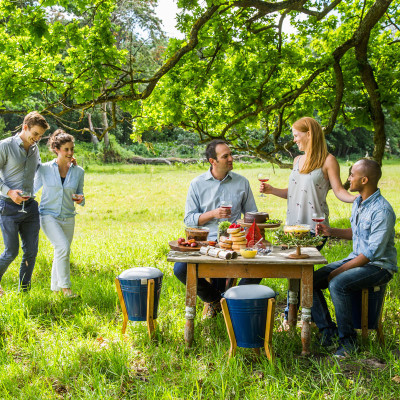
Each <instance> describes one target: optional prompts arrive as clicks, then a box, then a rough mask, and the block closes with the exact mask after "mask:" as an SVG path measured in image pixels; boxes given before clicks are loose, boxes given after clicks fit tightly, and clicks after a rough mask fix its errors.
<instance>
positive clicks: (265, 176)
mask: <svg viewBox="0 0 400 400" xmlns="http://www.w3.org/2000/svg"><path fill="white" fill-rule="evenodd" d="M257 178H258V180H259V181H260V182H261V183H266V182H268V181H269V175H268V174H266V173H264V172H260V173H259V174H258V175H257ZM260 197H266V196H264V193H261V194H260Z"/></svg>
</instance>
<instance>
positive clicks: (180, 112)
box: [136, 0, 400, 163]
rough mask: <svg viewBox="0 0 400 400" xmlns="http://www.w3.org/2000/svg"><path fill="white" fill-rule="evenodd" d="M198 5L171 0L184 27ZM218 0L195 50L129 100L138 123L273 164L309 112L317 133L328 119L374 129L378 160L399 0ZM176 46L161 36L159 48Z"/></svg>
mask: <svg viewBox="0 0 400 400" xmlns="http://www.w3.org/2000/svg"><path fill="white" fill-rule="evenodd" d="M194 3H196V4H195V5H194ZM200 4H204V2H192V1H190V2H189V1H186V2H185V1H180V5H181V6H186V7H187V11H186V12H185V13H184V14H183V15H181V17H180V24H181V29H182V30H183V31H187V30H188V29H190V26H191V24H192V23H193V21H194V20H195V19H196V17H197V16H198V15H200V14H201V13H202V12H204V7H205V6H201V5H200ZM207 4H210V2H207ZM213 4H215V2H214V3H213ZM219 4H220V6H219V8H218V11H217V12H216V13H215V14H214V15H213V18H211V19H210V21H209V22H208V23H207V24H206V25H205V26H204V27H203V29H202V30H201V32H200V33H199V44H198V46H197V48H196V50H195V51H193V52H191V53H190V54H187V55H186V56H185V57H184V58H183V59H182V60H181V61H180V62H179V64H178V65H177V66H176V67H175V68H174V69H173V70H172V71H170V72H169V74H168V75H167V76H165V77H164V78H163V79H162V80H161V81H160V83H159V85H158V86H157V88H156V89H155V91H154V93H153V95H152V96H151V97H150V98H149V99H147V100H146V101H144V102H141V103H140V104H137V106H138V107H139V106H140V107H141V108H142V114H141V115H142V118H139V119H137V122H136V129H137V130H138V131H141V130H142V129H144V128H145V127H148V126H161V125H164V124H173V125H180V126H182V127H184V128H186V129H192V130H195V131H197V132H198V133H199V134H200V135H201V137H202V139H204V140H208V139H209V138H216V137H218V138H225V139H227V140H229V141H231V142H232V143H234V144H235V145H236V147H237V148H238V149H242V150H248V151H250V152H253V153H255V154H258V155H260V156H262V157H263V158H265V159H269V160H272V161H275V162H278V163H279V159H278V160H277V159H276V154H277V153H278V152H280V151H282V150H283V149H284V148H286V147H287V146H288V139H287V138H285V135H286V134H287V133H289V132H290V130H289V123H290V122H294V121H295V120H296V119H297V118H299V117H302V116H304V115H311V116H312V115H315V114H316V113H317V118H319V119H320V121H321V123H322V125H324V126H325V131H326V134H330V133H331V132H332V129H333V128H334V126H335V123H337V122H340V123H342V124H343V125H344V126H346V127H347V128H349V129H352V128H355V127H366V128H368V129H373V130H374V133H375V135H374V143H375V148H374V157H375V158H376V159H378V160H379V161H380V160H381V159H382V156H383V151H384V147H385V142H386V139H385V125H384V121H385V118H384V112H388V113H393V111H394V109H395V108H396V107H397V108H398V103H399V101H398V99H399V61H400V60H399V54H400V52H399V44H400V40H399V27H398V25H396V21H398V20H399V4H400V3H399V2H398V1H397V2H396V1H384V0H377V1H346V2H343V1H338V0H336V1H331V2H326V1H282V2H264V1H250V0H248V1H230V2H226V1H225V2H222V1H221V2H219ZM209 7H210V5H209ZM287 22H288V23H290V26H291V27H292V32H291V33H288V31H287V26H288V25H287ZM285 27H286V28H285ZM179 45H180V41H176V40H175V41H172V42H170V45H169V47H168V53H167V54H168V55H170V54H173V52H174V51H175V50H176V48H177V47H178V46H179ZM136 113H137V114H139V110H137V111H136ZM289 143H290V142H289Z"/></svg>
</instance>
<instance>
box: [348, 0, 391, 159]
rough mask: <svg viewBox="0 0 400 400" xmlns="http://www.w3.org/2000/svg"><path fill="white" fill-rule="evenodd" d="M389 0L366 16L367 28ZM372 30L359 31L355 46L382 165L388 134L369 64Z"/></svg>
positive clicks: (380, 0) (380, 2)
mask: <svg viewBox="0 0 400 400" xmlns="http://www.w3.org/2000/svg"><path fill="white" fill-rule="evenodd" d="M391 2H392V1H389V0H377V1H376V2H375V3H374V5H373V6H372V7H371V9H370V11H369V12H368V14H367V15H366V17H365V19H364V21H366V26H368V25H372V26H374V25H375V24H376V23H377V22H378V20H379V19H380V18H381V17H382V16H383V15H384V14H385V12H386V11H387V9H388V7H389V5H390V3H391ZM371 29H372V28H370V29H366V30H359V32H358V38H357V39H358V40H357V45H356V46H355V52H356V60H357V62H358V66H359V69H360V76H361V79H362V81H363V84H364V87H365V89H366V90H367V92H368V96H369V103H370V114H371V119H372V123H373V125H374V131H375V133H374V152H373V155H372V157H373V159H374V160H375V161H377V162H378V163H379V164H381V165H382V159H383V155H384V152H385V144H386V134H385V115H384V114H383V110H382V103H381V98H380V93H379V87H378V83H377V82H376V79H375V76H374V71H373V69H372V67H371V65H370V63H369V62H368V56H367V50H368V41H369V38H370V33H371Z"/></svg>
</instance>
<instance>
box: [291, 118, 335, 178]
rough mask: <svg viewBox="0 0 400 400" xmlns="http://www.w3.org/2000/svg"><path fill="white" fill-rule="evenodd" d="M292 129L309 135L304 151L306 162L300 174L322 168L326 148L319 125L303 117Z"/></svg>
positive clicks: (313, 120) (326, 155)
mask: <svg viewBox="0 0 400 400" xmlns="http://www.w3.org/2000/svg"><path fill="white" fill-rule="evenodd" d="M292 127H293V128H294V129H296V130H297V131H299V132H303V133H307V132H309V133H310V140H309V141H308V144H307V148H306V150H305V153H306V160H305V162H304V165H303V168H302V169H301V171H300V172H301V173H302V174H308V173H310V172H311V171H314V170H315V169H318V168H322V166H323V165H324V162H325V160H326V157H328V148H327V146H326V141H325V135H324V132H323V131H322V127H321V125H320V124H319V123H318V122H317V121H316V120H315V119H314V118H310V117H303V118H300V119H299V120H297V121H296V122H295V123H294V124H293V125H292Z"/></svg>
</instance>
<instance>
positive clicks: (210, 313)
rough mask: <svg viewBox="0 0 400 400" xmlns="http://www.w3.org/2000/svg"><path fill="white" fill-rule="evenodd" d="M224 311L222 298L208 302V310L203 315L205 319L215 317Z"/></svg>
mask: <svg viewBox="0 0 400 400" xmlns="http://www.w3.org/2000/svg"><path fill="white" fill-rule="evenodd" d="M221 311H222V307H221V302H220V300H215V301H213V302H212V303H207V311H206V312H205V313H204V315H203V319H206V318H215V317H216V316H217V315H218V314H219V313H220V312H221Z"/></svg>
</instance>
